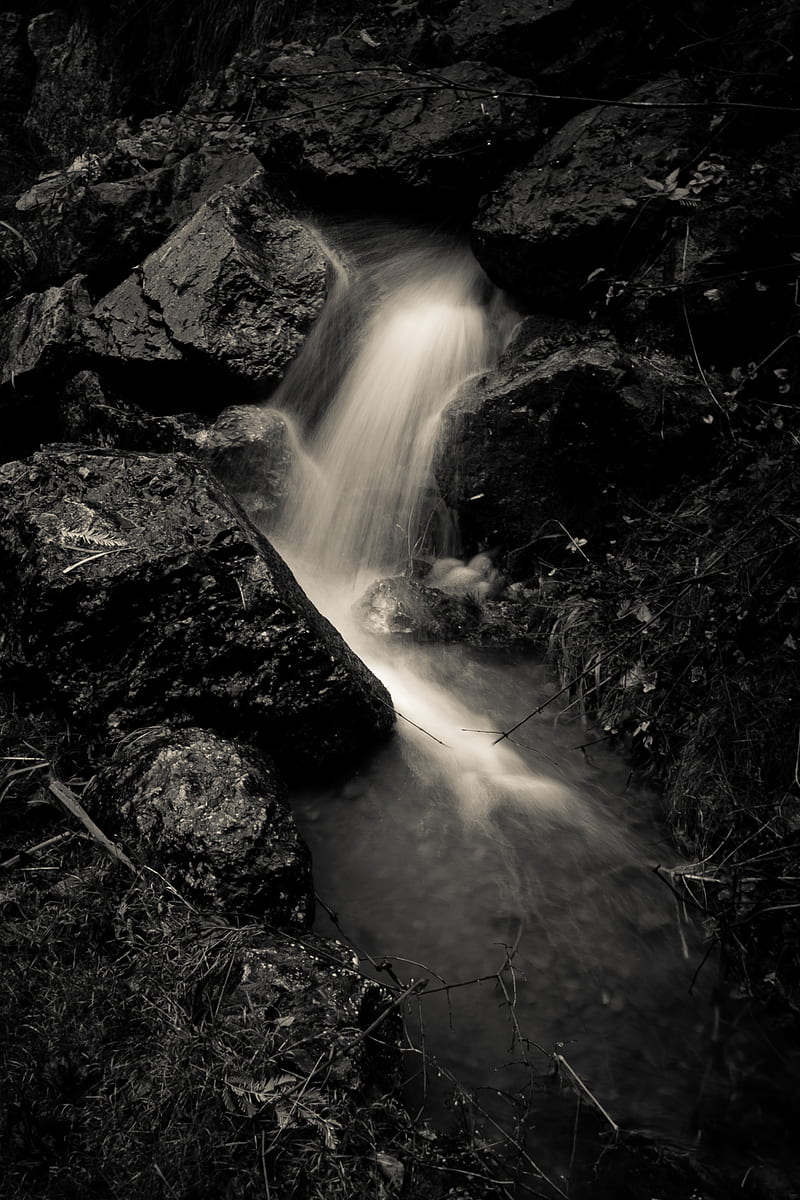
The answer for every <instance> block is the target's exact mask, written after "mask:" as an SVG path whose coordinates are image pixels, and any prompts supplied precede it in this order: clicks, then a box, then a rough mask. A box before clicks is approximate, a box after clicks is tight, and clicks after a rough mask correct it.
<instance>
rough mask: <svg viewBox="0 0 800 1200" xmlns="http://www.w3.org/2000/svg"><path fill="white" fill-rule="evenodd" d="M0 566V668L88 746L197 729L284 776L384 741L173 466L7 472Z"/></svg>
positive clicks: (316, 631)
mask: <svg viewBox="0 0 800 1200" xmlns="http://www.w3.org/2000/svg"><path fill="white" fill-rule="evenodd" d="M0 550H1V551H2V559H1V561H2V567H0V608H2V611H3V615H4V629H3V633H2V653H3V657H4V659H5V662H6V667H7V669H10V670H11V671H12V672H14V674H15V676H16V679H17V682H18V686H19V687H20V688H21V689H23V690H25V688H26V685H27V686H29V687H30V688H31V689H35V690H38V691H39V692H41V691H42V690H45V691H47V692H49V693H50V695H51V696H52V698H53V701H54V702H55V703H56V705H57V706H58V707H59V709H60V710H61V711H62V712H64V713H65V714H66V715H67V716H68V719H69V720H70V721H71V722H72V723H74V724H75V725H77V726H82V727H86V726H90V727H92V728H94V729H95V730H96V732H97V733H98V735H99V736H101V737H108V736H112V735H113V734H114V733H115V732H117V733H118V732H124V731H126V730H129V729H132V728H135V727H137V726H140V725H142V724H148V723H153V722H157V721H161V720H166V719H169V720H170V721H171V722H172V723H175V722H177V723H185V724H197V725H201V726H203V727H205V728H210V729H212V730H218V731H222V732H226V733H231V732H233V733H236V734H238V735H240V736H242V737H244V738H246V739H247V740H249V741H251V742H253V743H254V744H256V745H258V746H260V747H261V748H263V749H264V750H266V751H267V752H271V753H272V754H273V757H274V758H275V759H276V761H277V762H278V763H279V765H280V766H281V769H282V770H284V771H285V772H287V773H292V774H294V775H302V774H313V773H314V772H315V771H319V770H321V769H322V768H323V767H327V766H330V765H331V764H334V763H343V762H348V761H351V760H353V759H354V758H355V757H356V756H357V755H359V754H360V753H362V752H363V750H365V749H366V748H367V747H368V746H369V745H370V744H372V743H374V742H375V741H376V740H377V739H379V738H381V737H383V736H385V735H386V734H387V733H388V731H389V730H390V729H391V727H392V724H393V720H394V714H393V710H392V707H391V701H390V699H389V696H388V694H387V692H386V691H385V689H384V688H383V686H382V685H381V684H380V683H379V682H378V681H377V680H376V679H375V678H374V677H373V676H372V675H371V674H370V672H369V671H368V670H367V669H366V667H365V666H364V665H363V664H362V663H361V662H360V661H359V660H358V659H357V658H356V657H355V655H354V654H353V653H352V652H351V651H350V650H349V649H348V647H347V646H346V645H345V644H344V642H343V641H342V639H341V638H340V636H339V635H338V634H337V632H336V631H335V630H334V629H333V627H332V626H331V625H330V624H329V623H328V622H327V621H326V620H325V619H324V618H323V617H322V616H321V615H320V614H319V613H318V612H317V610H316V609H315V608H314V607H313V606H312V605H311V604H310V602H309V601H308V600H307V598H306V597H305V595H304V594H303V592H302V591H301V590H300V588H299V587H298V585H297V583H296V581H295V579H294V577H293V576H292V574H291V572H290V571H289V570H288V568H287V567H286V565H285V564H284V563H283V561H282V560H281V559H280V558H279V557H278V555H277V554H276V553H275V551H274V550H273V549H272V547H271V545H270V544H269V543H268V542H267V541H266V540H265V539H264V538H263V537H262V536H261V535H260V534H259V533H258V532H257V531H256V530H255V528H254V527H253V526H251V525H250V523H249V522H248V521H247V520H246V518H245V517H244V514H243V513H242V511H241V509H239V507H238V505H236V503H235V502H234V501H233V500H232V499H230V497H229V496H228V494H227V493H226V492H225V491H224V489H223V488H222V487H221V485H220V484H218V483H217V482H215V481H214V480H213V479H212V478H211V477H210V476H208V475H207V474H206V472H205V471H204V470H203V468H202V467H200V466H199V465H198V464H197V463H195V462H194V461H192V460H190V459H188V458H184V457H182V456H176V457H174V458H173V457H169V456H166V455H163V456H162V455H157V454H144V453H142V454H135V453H123V452H118V453H113V452H101V451H97V452H92V451H90V450H86V449H82V448H79V447H69V446H61V447H58V446H56V447H51V448H48V449H46V450H42V451H40V452H38V453H36V454H35V455H33V456H32V457H31V458H30V459H29V460H28V461H26V462H14V463H9V464H7V465H6V466H5V467H3V468H2V469H0Z"/></svg>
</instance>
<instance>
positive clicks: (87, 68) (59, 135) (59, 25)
mask: <svg viewBox="0 0 800 1200" xmlns="http://www.w3.org/2000/svg"><path fill="white" fill-rule="evenodd" d="M27 37H28V46H29V47H30V50H31V53H32V54H33V57H34V58H35V60H36V83H35V85H34V89H33V96H32V98H31V104H30V107H29V109H28V114H27V117H26V118H25V126H26V128H27V130H28V132H29V133H32V134H33V135H34V136H35V137H36V138H38V139H40V140H41V142H42V143H43V144H44V145H45V146H46V147H47V148H48V150H51V151H52V152H54V153H56V154H57V153H60V152H63V151H64V150H65V149H66V150H69V149H70V148H72V147H73V146H74V145H75V144H76V143H77V144H83V145H85V144H86V141H87V139H89V138H91V139H92V140H96V139H97V138H98V136H99V135H100V134H101V130H102V128H103V126H104V125H105V123H106V121H107V119H108V117H107V114H108V107H109V102H110V99H111V94H112V93H111V85H110V81H109V79H108V78H107V77H104V70H103V56H102V53H101V51H100V46H99V43H98V41H97V39H96V37H95V35H94V33H93V32H92V30H91V27H90V24H89V23H88V22H85V21H72V22H71V21H70V19H69V17H68V15H67V13H66V12H65V11H64V10H63V9H56V10H54V11H53V12H44V13H40V14H39V15H38V16H36V17H34V18H33V20H32V21H31V22H30V24H29V25H28V31H27Z"/></svg>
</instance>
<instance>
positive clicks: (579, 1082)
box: [553, 1054, 619, 1133]
mask: <svg viewBox="0 0 800 1200" xmlns="http://www.w3.org/2000/svg"><path fill="white" fill-rule="evenodd" d="M553 1058H554V1059H555V1061H556V1062H557V1063H558V1064H559V1065H560V1066H562V1067H564V1068H565V1069H566V1071H567V1073H568V1074H569V1077H570V1079H571V1080H572V1081H573V1083H575V1084H576V1085H577V1087H579V1088H580V1089H581V1091H582V1092H583V1094H584V1096H586V1097H587V1099H589V1100H591V1102H592V1104H593V1105H594V1106H595V1108H596V1109H597V1111H598V1112H599V1113H601V1114H602V1115H603V1116H604V1117H605V1119H606V1120H607V1121H608V1123H609V1125H610V1126H611V1128H612V1129H613V1130H614V1132H615V1133H619V1125H618V1124H617V1122H616V1121H615V1120H614V1119H613V1117H610V1116H609V1114H608V1113H607V1112H606V1110H605V1109H604V1108H603V1106H602V1104H601V1103H600V1101H599V1100H598V1099H597V1097H596V1096H595V1095H593V1094H592V1092H590V1091H589V1089H588V1087H587V1086H586V1084H585V1083H584V1082H583V1080H582V1079H581V1077H580V1075H579V1074H578V1073H577V1071H573V1069H572V1067H571V1066H570V1065H569V1063H568V1062H567V1060H566V1059H565V1058H564V1055H563V1054H554V1055H553Z"/></svg>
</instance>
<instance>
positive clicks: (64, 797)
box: [49, 778, 138, 875]
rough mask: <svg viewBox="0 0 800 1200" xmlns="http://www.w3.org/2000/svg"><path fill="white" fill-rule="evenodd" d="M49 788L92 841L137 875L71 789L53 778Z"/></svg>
mask: <svg viewBox="0 0 800 1200" xmlns="http://www.w3.org/2000/svg"><path fill="white" fill-rule="evenodd" d="M49 787H50V791H51V792H52V793H53V795H54V796H55V797H56V799H57V800H60V801H61V803H62V804H63V805H64V808H66V809H67V811H68V812H70V813H72V815H73V816H74V817H77V818H78V820H79V821H80V823H81V825H83V827H84V829H87V830H88V831H89V833H90V834H91V835H92V837H93V838H94V840H95V841H96V842H97V843H98V844H99V845H101V846H102V847H103V849H104V850H105V851H106V853H107V854H110V855H111V857H112V858H114V859H116V861H117V862H120V863H122V865H123V866H124V867H127V868H128V870H129V871H132V872H133V874H134V875H138V871H137V869H136V867H135V866H134V865H133V863H132V862H131V860H130V859H129V858H128V856H127V854H125V853H124V852H123V851H122V850H120V848H119V846H115V845H114V843H113V842H112V841H110V840H109V838H107V837H106V835H105V834H104V833H103V831H102V829H100V827H99V826H98V825H95V823H94V821H93V820H92V818H91V817H90V816H89V814H88V813H87V811H86V809H85V808H84V807H83V805H82V804H81V803H80V802H79V800H78V797H77V796H76V795H75V793H74V792H73V791H72V789H71V788H68V787H67V785H66V784H65V783H62V782H61V780H60V779H53V778H51V779H50V784H49Z"/></svg>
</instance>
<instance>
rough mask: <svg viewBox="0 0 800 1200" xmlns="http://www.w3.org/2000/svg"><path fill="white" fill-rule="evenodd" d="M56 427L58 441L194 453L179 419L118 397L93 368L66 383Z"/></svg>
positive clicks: (190, 441) (80, 372)
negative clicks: (157, 414) (145, 408)
mask: <svg viewBox="0 0 800 1200" xmlns="http://www.w3.org/2000/svg"><path fill="white" fill-rule="evenodd" d="M58 427H59V440H61V441H65V442H80V443H82V444H83V445H86V446H96V447H98V448H102V449H114V450H155V451H158V452H167V453H170V452H175V451H181V452H183V453H184V454H192V453H193V452H194V443H193V441H192V440H191V438H190V437H189V436H187V434H186V433H185V432H184V429H183V425H182V424H181V422H179V421H178V420H176V419H175V418H174V417H161V416H154V415H153V414H152V413H149V412H145V410H144V409H143V408H139V406H138V405H136V404H133V403H131V402H130V401H129V400H123V399H120V398H119V397H117V396H115V395H114V392H113V391H112V390H111V389H109V388H108V387H107V386H106V385H105V384H104V383H103V382H102V381H101V380H100V378H99V377H98V375H97V374H96V373H95V372H94V371H79V372H78V374H77V375H75V376H73V378H72V379H70V380H69V382H68V383H67V385H66V387H65V388H64V396H63V399H62V401H61V405H60V409H59V418H58Z"/></svg>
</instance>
